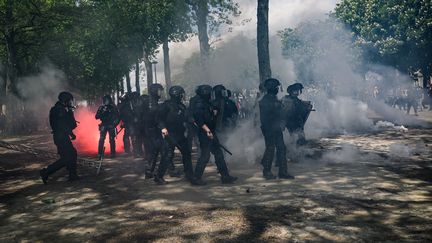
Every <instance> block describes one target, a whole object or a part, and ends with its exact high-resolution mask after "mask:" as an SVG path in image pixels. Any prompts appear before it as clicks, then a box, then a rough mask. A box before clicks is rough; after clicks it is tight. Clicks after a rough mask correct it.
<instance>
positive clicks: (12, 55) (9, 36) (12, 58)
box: [4, 0, 17, 96]
mask: <svg viewBox="0 0 432 243" xmlns="http://www.w3.org/2000/svg"><path fill="white" fill-rule="evenodd" d="M13 2H14V1H13V0H7V3H6V4H7V5H6V19H5V24H6V29H5V34H6V35H5V40H6V51H7V64H6V70H5V71H6V79H5V85H4V92H5V96H8V95H9V93H11V92H13V91H15V88H14V87H15V81H16V78H17V59H16V53H17V51H16V46H15V30H14V28H13V21H14V20H13V18H14V16H13Z"/></svg>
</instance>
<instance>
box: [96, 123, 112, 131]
mask: <svg viewBox="0 0 432 243" xmlns="http://www.w3.org/2000/svg"><path fill="white" fill-rule="evenodd" d="M114 128H115V126H114V125H105V124H99V131H104V130H109V129H114Z"/></svg>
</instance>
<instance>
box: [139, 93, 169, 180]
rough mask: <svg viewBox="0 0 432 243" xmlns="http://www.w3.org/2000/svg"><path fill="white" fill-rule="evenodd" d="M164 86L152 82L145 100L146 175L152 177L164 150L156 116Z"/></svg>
mask: <svg viewBox="0 0 432 243" xmlns="http://www.w3.org/2000/svg"><path fill="white" fill-rule="evenodd" d="M163 90H164V88H163V87H162V85H160V84H152V85H150V87H149V96H148V97H147V98H146V99H145V100H144V106H143V107H144V109H143V113H142V114H143V124H144V128H145V138H144V139H145V142H144V143H145V145H146V150H147V151H146V159H147V163H148V164H149V166H148V167H150V168H147V169H146V177H147V178H151V177H153V175H154V172H155V168H156V164H157V159H158V156H159V154H160V153H161V152H162V145H163V139H162V134H161V132H160V129H159V127H158V122H157V119H156V116H157V114H158V110H159V107H160V104H159V99H160V98H161V95H162V92H163Z"/></svg>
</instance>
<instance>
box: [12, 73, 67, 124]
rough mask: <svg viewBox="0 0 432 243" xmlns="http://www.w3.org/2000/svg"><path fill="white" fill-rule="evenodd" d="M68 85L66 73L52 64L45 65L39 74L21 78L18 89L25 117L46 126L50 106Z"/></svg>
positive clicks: (31, 121)
mask: <svg viewBox="0 0 432 243" xmlns="http://www.w3.org/2000/svg"><path fill="white" fill-rule="evenodd" d="M66 87H67V85H66V78H65V75H64V73H63V72H62V71H60V70H58V69H56V68H55V67H53V66H52V65H46V66H43V67H42V68H41V71H40V72H39V73H38V74H35V75H31V76H25V77H22V78H19V80H18V82H17V91H18V95H19V96H20V97H21V100H22V101H20V102H22V106H23V109H24V111H25V115H24V116H25V117H23V119H25V120H29V121H28V122H30V123H33V124H35V125H36V126H37V125H40V126H45V125H46V124H47V120H48V113H49V109H50V107H51V106H53V104H54V103H55V102H56V100H57V96H58V94H59V92H61V91H63V90H65V89H66Z"/></svg>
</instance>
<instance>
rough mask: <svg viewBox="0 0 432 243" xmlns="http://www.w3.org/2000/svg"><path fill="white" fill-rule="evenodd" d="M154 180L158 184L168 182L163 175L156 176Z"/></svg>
mask: <svg viewBox="0 0 432 243" xmlns="http://www.w3.org/2000/svg"><path fill="white" fill-rule="evenodd" d="M153 180H154V182H156V184H157V185H165V184H167V182H166V181H165V179H164V178H163V177H159V176H155V177H154V179H153Z"/></svg>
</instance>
